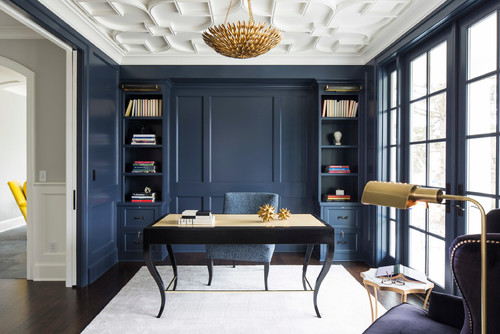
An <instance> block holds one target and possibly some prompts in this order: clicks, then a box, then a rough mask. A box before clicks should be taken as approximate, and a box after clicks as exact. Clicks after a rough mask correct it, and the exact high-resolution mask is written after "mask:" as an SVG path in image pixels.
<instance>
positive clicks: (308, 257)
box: [302, 245, 314, 290]
mask: <svg viewBox="0 0 500 334" xmlns="http://www.w3.org/2000/svg"><path fill="white" fill-rule="evenodd" d="M313 247H314V245H307V250H306V256H305V258H304V266H303V267H302V286H304V290H307V286H306V273H307V266H308V265H309V261H310V260H311V255H312V252H313Z"/></svg>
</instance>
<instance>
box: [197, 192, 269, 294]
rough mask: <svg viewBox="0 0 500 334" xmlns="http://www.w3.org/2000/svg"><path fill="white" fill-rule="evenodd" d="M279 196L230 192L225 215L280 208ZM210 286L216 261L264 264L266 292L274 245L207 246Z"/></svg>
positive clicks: (225, 199) (227, 195)
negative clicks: (260, 208)
mask: <svg viewBox="0 0 500 334" xmlns="http://www.w3.org/2000/svg"><path fill="white" fill-rule="evenodd" d="M278 201H279V196H278V195H277V194H273V193H251V192H230V193H226V194H225V195H224V213H227V214H256V213H257V212H258V211H259V207H261V206H263V205H264V204H270V205H272V206H274V207H275V208H278ZM206 248H207V251H206V254H207V265H208V285H210V284H212V277H213V266H214V260H215V259H219V260H230V261H250V262H258V263H263V264H264V285H265V288H266V290H268V286H267V276H268V275H269V265H270V262H271V258H272V256H273V252H274V245H267V244H264V245H260V244H259V245H246V244H243V245H206Z"/></svg>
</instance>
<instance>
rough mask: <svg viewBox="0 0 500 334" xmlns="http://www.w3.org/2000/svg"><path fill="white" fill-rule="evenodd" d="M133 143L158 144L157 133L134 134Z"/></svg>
mask: <svg viewBox="0 0 500 334" xmlns="http://www.w3.org/2000/svg"><path fill="white" fill-rule="evenodd" d="M131 144H132V145H156V135H154V134H134V135H133V136H132V143H131Z"/></svg>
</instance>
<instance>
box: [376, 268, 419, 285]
mask: <svg viewBox="0 0 500 334" xmlns="http://www.w3.org/2000/svg"><path fill="white" fill-rule="evenodd" d="M377 277H384V278H391V279H397V278H401V279H404V280H405V281H410V282H420V283H425V282H426V281H427V277H426V276H425V274H424V273H422V272H420V271H418V270H415V269H413V268H410V267H406V266H403V265H402V264H394V265H390V266H383V267H378V268H377Z"/></svg>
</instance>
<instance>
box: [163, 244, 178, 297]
mask: <svg viewBox="0 0 500 334" xmlns="http://www.w3.org/2000/svg"><path fill="white" fill-rule="evenodd" d="M166 246H167V251H168V256H169V257H170V263H171V264H172V270H173V271H174V288H173V290H175V289H176V288H177V262H175V254H174V251H173V250H172V245H166Z"/></svg>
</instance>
